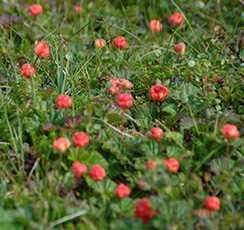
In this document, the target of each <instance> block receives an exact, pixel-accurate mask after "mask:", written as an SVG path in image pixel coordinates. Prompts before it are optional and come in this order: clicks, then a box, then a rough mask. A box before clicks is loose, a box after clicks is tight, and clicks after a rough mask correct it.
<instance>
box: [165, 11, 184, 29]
mask: <svg viewBox="0 0 244 230" xmlns="http://www.w3.org/2000/svg"><path fill="white" fill-rule="evenodd" d="M184 21H185V19H184V16H183V15H182V14H181V13H178V12H175V13H173V14H172V15H170V16H169V18H168V22H169V24H170V26H171V27H177V26H182V25H183V24H184Z"/></svg>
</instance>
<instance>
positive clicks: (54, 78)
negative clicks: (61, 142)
mask: <svg viewBox="0 0 244 230" xmlns="http://www.w3.org/2000/svg"><path fill="white" fill-rule="evenodd" d="M18 2H21V1H1V3H0V16H1V15H3V14H8V15H19V16H22V17H23V18H22V20H21V21H20V22H18V23H13V24H12V25H11V26H6V23H4V22H3V20H0V31H1V32H0V131H1V132H0V133H1V134H0V168H1V170H0V226H1V227H0V228H1V229H3V230H5V229H6V230H9V229H52V228H56V229H86V230H87V229H89V230H93V229H94V230H95V229H99V230H100V229H116V230H118V229H226V230H227V229H228V230H229V229H243V228H244V219H243V213H244V205H243V194H244V180H243V179H244V178H243V175H244V171H243V162H244V141H243V140H244V139H243V130H244V126H243V124H244V115H243V114H244V106H243V105H244V82H243V76H244V69H243V64H242V62H243V59H244V51H243V47H244V46H243V33H242V29H243V27H242V26H241V25H243V22H244V15H243V13H242V7H243V2H242V1H237V0H236V1H234V0H232V1H230V0H229V1H228V0H220V1H211V0H209V1H207V0H205V1H195V0H182V1H159V0H141V1H140V0H137V1H136V0H127V1H124V0H123V1H122V0H113V1H104V0H96V1H88V0H87V1H86V0H84V1H83V11H82V13H81V14H76V13H75V12H74V10H73V5H74V2H73V1H51V0H50V1H49V2H50V3H49V4H47V3H45V4H44V3H43V1H38V2H39V3H42V5H43V7H44V13H43V14H42V15H40V16H38V17H37V18H33V17H31V16H29V15H28V13H27V11H26V10H24V9H23V4H21V3H18ZM25 2H29V3H30V2H31V1H25ZM174 11H179V12H182V13H184V15H185V17H186V23H185V26H184V28H182V29H172V28H170V27H169V25H168V23H167V17H168V16H169V15H170V14H172V13H173V12H174ZM153 18H158V19H161V21H162V23H163V32H161V33H158V34H152V33H151V32H150V30H149V28H148V23H149V21H150V20H151V19H153ZM118 35H123V36H125V37H126V38H127V40H128V42H129V48H128V49H126V50H118V49H115V48H113V47H112V45H111V41H112V39H113V38H114V37H116V36H118ZM96 38H104V39H105V40H106V41H107V45H106V47H105V48H103V49H96V48H95V47H94V40H95V39H96ZM41 39H43V40H46V41H48V43H49V44H50V47H51V53H52V55H51V58H49V59H46V60H42V59H38V60H37V61H36V67H37V69H38V73H37V75H36V76H35V77H34V78H33V79H32V80H26V79H24V78H23V77H22V76H21V75H20V73H19V69H20V66H21V65H22V64H23V63H25V62H30V63H34V61H35V59H36V57H35V55H34V43H35V41H37V40H41ZM181 41H183V42H185V44H186V46H187V50H186V53H185V55H183V56H179V55H177V54H175V52H174V49H173V47H174V44H175V43H176V42H181ZM110 76H117V77H119V78H126V79H129V80H130V81H131V82H132V83H133V84H134V88H133V90H132V94H133V97H134V99H135V101H134V106H133V107H132V108H131V109H130V110H128V111H126V112H125V113H126V114H124V113H122V112H121V110H120V109H118V108H117V107H116V106H114V105H115V103H114V97H113V96H111V95H109V94H108V93H107V89H108V86H109V83H108V79H109V78H110ZM156 81H161V82H162V83H163V84H164V85H166V86H168V87H169V89H170V95H169V97H168V98H167V100H166V101H164V102H163V103H153V102H151V101H150V99H149V97H148V95H149V93H148V92H149V89H150V87H151V85H153V84H154V83H155V82H156ZM61 93H65V94H68V95H70V96H72V98H73V101H74V107H73V108H72V109H70V110H65V111H60V110H57V109H56V107H55V98H56V96H57V95H59V94H61ZM79 114H80V115H81V116H82V122H81V123H80V124H78V125H76V126H75V127H74V128H71V129H69V128H65V127H64V120H65V118H67V117H68V116H76V115H79ZM225 123H233V124H235V125H236V126H237V127H238V129H239V131H240V133H241V137H240V139H239V140H237V141H231V142H229V143H228V142H227V141H226V140H225V139H224V138H223V136H222V135H221V132H220V130H221V128H222V126H223V125H224V124H225ZM47 124H52V129H51V130H48V131H47V130H46V129H45V127H46V126H47ZM153 126H159V127H161V128H162V129H164V131H165V136H164V137H163V140H162V142H161V143H157V142H155V141H153V140H151V139H150V138H148V132H149V131H150V129H151V128H152V127H153ZM75 130H83V131H87V132H88V133H89V135H90V137H91V143H90V145H89V147H87V148H84V149H76V148H75V147H71V148H70V149H69V150H68V151H66V152H65V153H64V154H59V153H56V152H55V151H54V150H53V148H52V143H53V140H54V139H55V138H57V137H59V136H62V135H64V136H66V137H68V138H69V139H71V136H72V133H73V132H74V131H75ZM121 134H122V135H121ZM171 156H174V157H176V158H177V159H178V160H179V161H180V164H181V168H180V172H179V173H177V174H170V173H168V172H167V171H166V170H165V168H164V166H163V164H162V163H161V162H162V160H163V159H165V158H167V157H171ZM149 159H154V160H156V161H157V162H158V163H159V165H160V166H159V167H158V168H157V170H155V171H152V172H149V171H146V170H145V169H144V164H145V162H146V161H147V160H149ZM74 160H80V161H83V162H85V163H86V164H87V165H88V167H91V166H92V165H93V164H94V163H99V164H101V165H102V166H103V167H104V168H105V169H106V172H107V177H106V179H105V180H104V181H102V182H99V183H95V182H93V181H91V180H90V179H89V178H88V177H87V176H85V178H84V179H83V180H82V181H81V182H80V183H78V184H77V183H75V181H74V179H73V175H72V172H71V164H72V162H73V161H74ZM119 182H123V183H126V184H128V185H129V186H130V187H131V188H132V193H131V196H130V197H129V198H125V199H123V200H119V199H118V198H116V197H115V195H114V189H115V187H116V184H117V183H119ZM209 194H215V195H217V196H218V197H219V198H220V200H221V209H220V211H218V212H216V213H213V214H211V215H209V216H208V215H207V216H206V215H199V210H201V209H203V202H204V199H205V197H206V196H207V195H209ZM141 197H149V198H150V200H151V201H152V203H153V207H154V209H156V210H157V211H158V213H159V215H158V216H157V217H156V218H154V219H153V220H152V221H150V223H148V224H147V225H143V224H142V222H141V221H140V220H138V219H136V218H135V216H134V205H135V202H136V200H137V199H138V198H141ZM196 212H198V215H196Z"/></svg>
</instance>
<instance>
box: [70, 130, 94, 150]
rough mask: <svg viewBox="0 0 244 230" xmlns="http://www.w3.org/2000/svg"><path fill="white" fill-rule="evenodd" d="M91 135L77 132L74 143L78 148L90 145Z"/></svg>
mask: <svg viewBox="0 0 244 230" xmlns="http://www.w3.org/2000/svg"><path fill="white" fill-rule="evenodd" d="M89 140H90V138H89V135H88V134H87V133H85V132H75V133H74V134H73V137H72V141H73V143H74V145H75V146H76V147H79V148H82V147H86V146H87V145H88V144H89Z"/></svg>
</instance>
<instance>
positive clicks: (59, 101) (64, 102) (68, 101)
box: [55, 94, 73, 109]
mask: <svg viewBox="0 0 244 230" xmlns="http://www.w3.org/2000/svg"><path fill="white" fill-rule="evenodd" d="M55 103H56V107H57V108H58V109H67V108H70V107H72V105H73V102H72V98H71V97H70V96H68V95H62V94H61V95H59V96H57V98H56V102H55Z"/></svg>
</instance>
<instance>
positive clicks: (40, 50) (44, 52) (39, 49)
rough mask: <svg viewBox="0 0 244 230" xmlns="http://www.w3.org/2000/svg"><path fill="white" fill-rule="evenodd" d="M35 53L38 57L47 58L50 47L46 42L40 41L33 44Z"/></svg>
mask: <svg viewBox="0 0 244 230" xmlns="http://www.w3.org/2000/svg"><path fill="white" fill-rule="evenodd" d="M35 53H36V55H37V56H38V57H40V58H48V57H49V56H50V48H49V46H48V43H47V42H45V41H40V42H37V43H36V44H35Z"/></svg>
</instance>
